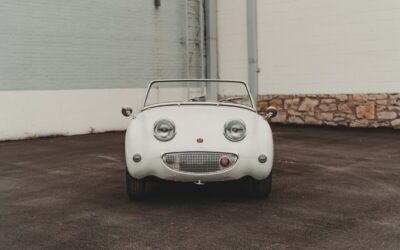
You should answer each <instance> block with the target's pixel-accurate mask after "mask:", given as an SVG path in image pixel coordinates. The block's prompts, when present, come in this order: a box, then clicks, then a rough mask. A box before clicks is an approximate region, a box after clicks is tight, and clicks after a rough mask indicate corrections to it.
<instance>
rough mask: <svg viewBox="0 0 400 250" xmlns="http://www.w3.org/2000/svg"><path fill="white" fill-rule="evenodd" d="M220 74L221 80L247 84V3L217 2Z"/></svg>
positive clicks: (237, 0) (224, 0)
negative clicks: (232, 80)
mask: <svg viewBox="0 0 400 250" xmlns="http://www.w3.org/2000/svg"><path fill="white" fill-rule="evenodd" d="M217 25H218V27H217V31H218V32H217V35H218V37H217V46H218V73H219V78H220V79H235V80H241V81H246V82H247V75H248V72H247V27H246V1H243V0H218V1H217Z"/></svg>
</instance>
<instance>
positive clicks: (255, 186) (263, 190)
mask: <svg viewBox="0 0 400 250" xmlns="http://www.w3.org/2000/svg"><path fill="white" fill-rule="evenodd" d="M271 188H272V172H271V173H270V174H269V176H268V177H267V178H265V179H262V180H256V179H253V178H251V179H250V181H249V189H250V193H251V194H252V195H253V196H255V197H265V198H266V197H268V196H269V194H270V193H271Z"/></svg>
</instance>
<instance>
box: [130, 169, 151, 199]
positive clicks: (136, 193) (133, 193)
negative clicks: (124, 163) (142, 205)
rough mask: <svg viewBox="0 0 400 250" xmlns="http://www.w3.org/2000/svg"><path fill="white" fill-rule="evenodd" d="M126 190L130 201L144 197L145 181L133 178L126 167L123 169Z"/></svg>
mask: <svg viewBox="0 0 400 250" xmlns="http://www.w3.org/2000/svg"><path fill="white" fill-rule="evenodd" d="M125 177H126V191H127V193H128V197H129V200H130V201H135V200H140V199H143V198H144V195H145V190H146V182H145V181H144V180H138V179H135V178H133V177H132V176H131V175H130V174H129V172H128V169H125Z"/></svg>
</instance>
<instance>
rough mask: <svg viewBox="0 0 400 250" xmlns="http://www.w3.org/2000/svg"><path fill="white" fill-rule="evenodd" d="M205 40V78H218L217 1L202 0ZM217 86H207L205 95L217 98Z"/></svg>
mask: <svg viewBox="0 0 400 250" xmlns="http://www.w3.org/2000/svg"><path fill="white" fill-rule="evenodd" d="M204 10H205V42H206V78H208V79H218V78H219V77H218V47H217V46H218V44H217V1H216V0H204ZM216 87H217V86H213V85H212V86H211V87H210V86H209V87H208V88H207V96H209V97H210V98H211V99H212V100H217V89H216Z"/></svg>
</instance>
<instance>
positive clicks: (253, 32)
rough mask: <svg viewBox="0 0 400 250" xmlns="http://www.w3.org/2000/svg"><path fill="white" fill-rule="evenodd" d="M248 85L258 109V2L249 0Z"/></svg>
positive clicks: (247, 7)
mask: <svg viewBox="0 0 400 250" xmlns="http://www.w3.org/2000/svg"><path fill="white" fill-rule="evenodd" d="M246 2H247V5H246V9H247V52H248V53H247V54H248V83H249V87H250V91H251V93H252V95H253V100H254V104H255V105H256V107H258V72H259V69H258V51H257V0H247V1H246Z"/></svg>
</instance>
